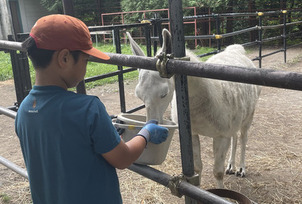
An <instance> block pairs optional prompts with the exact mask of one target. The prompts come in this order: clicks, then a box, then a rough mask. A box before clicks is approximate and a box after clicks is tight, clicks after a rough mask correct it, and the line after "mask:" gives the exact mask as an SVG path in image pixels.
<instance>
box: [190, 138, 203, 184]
mask: <svg viewBox="0 0 302 204" xmlns="http://www.w3.org/2000/svg"><path fill="white" fill-rule="evenodd" d="M192 146H193V159H194V171H195V173H197V174H198V175H199V181H200V179H201V172H202V161H201V155H200V141H199V136H198V134H192Z"/></svg>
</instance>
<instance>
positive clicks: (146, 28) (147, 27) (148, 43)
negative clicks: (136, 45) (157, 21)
mask: <svg viewBox="0 0 302 204" xmlns="http://www.w3.org/2000/svg"><path fill="white" fill-rule="evenodd" d="M144 32H145V38H146V47H147V56H148V57H151V56H152V48H151V35H150V25H145V26H144Z"/></svg>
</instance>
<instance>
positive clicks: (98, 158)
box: [16, 15, 168, 204]
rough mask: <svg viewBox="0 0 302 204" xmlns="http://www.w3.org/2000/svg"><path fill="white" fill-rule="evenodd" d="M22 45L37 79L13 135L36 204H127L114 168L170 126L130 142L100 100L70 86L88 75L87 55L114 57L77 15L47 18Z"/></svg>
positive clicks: (146, 130) (152, 127)
mask: <svg viewBox="0 0 302 204" xmlns="http://www.w3.org/2000/svg"><path fill="white" fill-rule="evenodd" d="M23 45H24V47H25V48H26V49H27V51H28V55H29V57H30V59H31V61H32V63H33V65H34V67H35V71H36V83H35V86H34V87H33V89H32V90H31V91H30V93H29V95H28V96H27V97H26V98H25V99H24V101H23V102H22V103H21V106H20V108H19V110H18V114H17V117H16V133H17V135H18V137H19V139H20V144H21V148H22V153H23V156H24V160H25V164H26V168H27V171H28V175H29V181H30V188H31V193H32V199H33V203H34V204H77V203H79V204H84V203H89V204H94V203H105V204H108V203H110V204H111V203H122V199H121V195H120V190H119V182H118V177H117V174H116V170H115V168H119V169H124V168H126V167H128V166H129V165H131V164H132V163H133V162H134V161H135V160H136V159H137V158H138V157H139V156H140V154H141V153H142V152H143V150H144V148H145V146H146V144H147V142H149V141H150V142H153V143H156V144H159V143H161V142H163V141H165V140H166V138H167V136H168V129H166V128H164V127H161V126H158V125H156V124H154V123H152V122H149V123H147V124H146V125H145V126H144V127H143V128H142V130H141V131H140V132H139V133H138V134H137V136H136V137H134V138H133V139H132V140H130V141H128V142H127V143H125V142H124V141H123V140H121V138H120V136H119V135H118V133H117V131H116V129H115V128H114V127H113V125H112V122H111V119H110V117H109V116H108V113H107V112H106V109H105V107H104V105H103V103H102V102H101V101H100V100H99V99H98V98H97V97H94V96H87V95H81V94H76V93H73V92H70V91H67V89H68V88H71V87H75V86H76V85H77V84H78V83H79V82H80V81H82V80H83V79H84V75H85V73H86V65H87V61H88V57H89V56H90V55H91V56H94V57H97V58H100V59H104V60H108V59H109V56H108V55H106V54H105V53H102V52H101V51H99V50H97V49H95V48H93V47H92V42H91V39H90V33H89V30H88V28H87V26H86V25H85V24H84V23H83V22H82V21H80V20H79V19H76V18H74V17H71V16H67V15H49V16H45V17H42V18H41V19H39V20H38V21H37V22H36V24H35V25H34V27H33V28H32V30H31V32H30V37H29V38H28V39H27V40H26V41H25V42H24V43H23Z"/></svg>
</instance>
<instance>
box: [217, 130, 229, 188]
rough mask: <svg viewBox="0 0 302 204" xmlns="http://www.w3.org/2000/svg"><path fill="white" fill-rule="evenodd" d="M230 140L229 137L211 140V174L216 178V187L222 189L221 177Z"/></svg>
mask: <svg viewBox="0 0 302 204" xmlns="http://www.w3.org/2000/svg"><path fill="white" fill-rule="evenodd" d="M230 142H231V138H229V137H222V136H219V137H214V138H213V152H214V159H215V161H214V169H213V173H214V176H215V178H216V182H217V187H218V188H224V185H223V176H224V163H225V157H226V153H227V151H228V148H229V146H230Z"/></svg>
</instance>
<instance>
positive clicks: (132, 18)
mask: <svg viewBox="0 0 302 204" xmlns="http://www.w3.org/2000/svg"><path fill="white" fill-rule="evenodd" d="M182 4H183V5H182V6H183V7H184V8H185V7H191V6H198V3H197V2H196V1H192V0H183V1H182ZM121 8H122V11H125V12H126V11H141V10H154V9H167V8H169V2H168V1H161V0H145V1H133V0H121ZM186 12H189V11H186V10H184V13H186ZM154 15H156V16H160V17H162V18H167V17H168V13H167V12H166V11H157V12H150V13H146V15H144V14H143V13H135V14H129V15H126V16H125V21H126V22H127V23H135V22H137V21H139V20H142V19H145V18H146V19H150V18H154ZM191 15H192V14H191Z"/></svg>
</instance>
